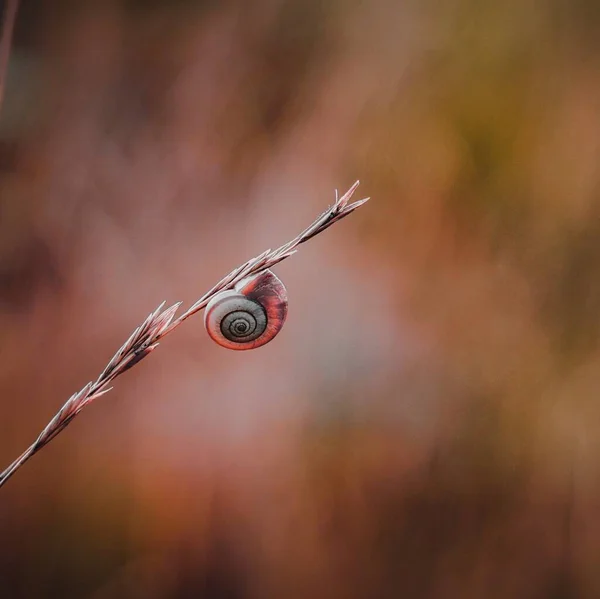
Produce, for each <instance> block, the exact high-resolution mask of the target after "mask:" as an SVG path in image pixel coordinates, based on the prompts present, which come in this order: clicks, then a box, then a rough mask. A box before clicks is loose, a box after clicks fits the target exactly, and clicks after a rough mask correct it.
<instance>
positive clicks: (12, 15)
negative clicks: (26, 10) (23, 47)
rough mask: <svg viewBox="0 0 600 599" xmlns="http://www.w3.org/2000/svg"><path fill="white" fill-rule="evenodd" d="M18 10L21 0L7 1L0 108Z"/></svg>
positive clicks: (0, 64)
mask: <svg viewBox="0 0 600 599" xmlns="http://www.w3.org/2000/svg"><path fill="white" fill-rule="evenodd" d="M18 9H19V0H6V2H5V4H4V13H3V15H2V37H0V107H1V106H2V101H3V100H4V90H5V88H6V77H7V73H8V62H9V59H10V49H11V46H12V38H13V32H14V30H15V22H16V20H17V11H18Z"/></svg>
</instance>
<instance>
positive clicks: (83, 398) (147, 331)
mask: <svg viewBox="0 0 600 599" xmlns="http://www.w3.org/2000/svg"><path fill="white" fill-rule="evenodd" d="M358 184H359V182H358V181H357V182H356V183H354V185H353V186H352V187H351V188H350V189H349V190H348V191H347V192H346V193H345V194H344V195H343V196H342V197H337V193H336V201H335V203H334V204H333V206H331V207H330V208H328V209H327V210H326V211H325V212H323V214H321V216H319V217H318V218H317V219H316V220H315V221H314V222H313V223H312V224H311V225H310V226H308V227H307V228H306V229H304V231H302V233H300V234H299V235H298V236H297V237H294V239H292V240H291V241H288V242H287V243H285V244H284V245H282V246H281V247H279V248H277V249H276V250H270V249H269V250H266V251H264V252H263V253H262V254H259V255H258V256H256V257H255V258H252V259H251V260H248V261H247V262H245V263H244V264H242V265H241V266H238V267H237V268H235V269H234V270H232V271H231V272H230V273H229V274H228V275H227V276H225V277H223V278H222V279H221V280H220V281H219V282H218V283H217V284H216V285H215V286H214V287H213V288H212V289H210V290H209V291H207V292H206V293H205V294H204V295H203V296H202V297H201V298H200V299H199V300H198V301H197V302H195V303H194V304H193V305H192V306H191V307H190V308H188V309H187V310H185V311H184V312H183V313H182V314H180V315H179V316H177V317H175V315H176V313H177V310H178V309H179V307H180V306H181V302H177V303H176V304H173V305H172V306H169V307H168V308H165V307H164V306H165V303H164V302H163V303H162V304H161V305H160V306H159V307H158V308H157V309H156V310H155V311H154V312H152V313H151V314H150V315H149V316H148V317H147V318H146V320H144V322H143V323H142V324H141V325H140V326H139V327H138V328H137V329H135V331H134V332H133V333H132V335H131V336H130V337H129V339H128V340H127V341H126V342H125V343H124V344H123V346H122V347H121V349H119V351H117V353H116V354H115V355H114V356H113V357H112V359H111V360H110V361H109V363H108V364H107V365H106V367H105V368H104V370H103V371H102V372H101V373H100V375H99V376H98V378H97V379H96V380H95V381H92V382H89V383H87V385H85V386H84V387H83V389H81V390H80V391H77V393H74V394H73V395H72V396H71V397H70V398H69V399H68V400H67V401H66V403H65V404H64V405H63V407H62V408H61V409H60V410H59V411H58V412H57V413H56V415H55V416H54V418H52V420H51V421H50V422H49V423H48V424H47V425H46V427H45V428H44V430H43V431H42V432H41V433H40V434H39V436H38V438H37V439H36V440H35V441H34V442H33V443H32V444H31V445H30V446H29V447H28V448H27V449H26V450H25V451H24V452H23V453H22V454H21V455H20V456H19V457H18V458H17V459H16V460H15V461H14V462H13V463H12V464H11V465H10V466H8V468H6V470H4V471H3V472H2V473H1V474H0V487H1V486H2V485H4V484H5V483H6V482H7V481H8V479H9V478H10V477H11V476H12V475H13V474H14V473H15V472H16V471H17V470H18V469H19V468H20V467H21V466H23V464H25V462H27V460H29V458H31V457H32V456H33V455H35V454H36V453H37V452H38V451H40V449H42V448H43V447H45V446H46V445H47V444H48V443H50V441H52V439H54V437H56V436H57V435H58V434H59V433H60V432H62V431H63V430H64V429H65V428H66V427H67V426H68V425H69V423H70V422H71V421H72V420H73V419H74V418H75V417H76V416H77V414H79V412H81V410H83V408H85V407H86V406H87V405H88V404H90V403H91V402H92V401H94V400H95V399H98V398H99V397H101V396H102V395H104V394H105V393H108V392H109V391H110V390H111V389H112V387H111V386H110V385H111V384H112V382H113V381H114V380H115V379H116V378H117V377H118V376H120V375H121V374H123V373H124V372H126V371H127V370H129V369H130V368H132V367H133V366H135V365H136V364H137V363H138V362H140V361H141V360H143V359H144V358H145V357H146V356H148V355H149V354H150V353H152V351H154V350H155V349H156V347H157V346H158V344H159V342H160V340H161V339H163V337H165V336H166V335H168V334H169V333H171V332H172V331H174V330H175V329H176V328H177V327H178V326H180V325H181V324H183V322H184V321H186V320H187V319H188V318H189V317H190V316H193V315H194V314H196V313H198V312H200V311H201V310H202V309H204V308H205V307H206V305H207V304H208V302H209V301H210V300H211V299H212V298H213V297H214V296H215V295H216V294H217V293H220V292H221V291H224V290H226V289H232V288H233V287H234V286H235V285H236V284H237V283H238V282H239V281H241V280H243V279H245V278H246V277H248V276H251V275H256V274H259V273H261V272H263V271H265V270H267V269H269V268H272V267H273V266H275V265H276V264H279V263H280V262H282V261H283V260H285V259H286V258H289V257H290V256H292V255H293V254H295V253H296V251H297V247H298V246H299V245H301V244H302V243H305V242H307V241H308V240H309V239H312V238H313V237H315V236H316V235H318V234H319V233H322V232H323V231H325V229H328V228H329V227H330V226H331V225H333V224H334V223H336V222H338V221H340V220H342V219H343V218H345V217H346V216H348V215H349V214H351V213H352V212H354V210H356V209H357V208H359V207H360V206H362V205H363V204H364V203H365V202H366V201H368V199H369V198H365V199H363V200H359V201H357V202H354V203H350V199H351V197H352V195H353V194H354V192H355V191H356V188H357V187H358Z"/></svg>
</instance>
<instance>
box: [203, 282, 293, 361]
mask: <svg viewBox="0 0 600 599" xmlns="http://www.w3.org/2000/svg"><path fill="white" fill-rule="evenodd" d="M287 310H288V298H287V291H286V289H285V286H284V285H283V283H282V282H281V281H280V280H279V279H278V278H277V277H276V276H275V275H274V274H273V273H272V272H271V271H270V270H265V271H264V272H262V273H259V274H257V275H252V276H250V277H247V278H245V279H243V280H242V281H240V282H239V283H238V284H237V285H236V286H235V287H234V288H233V289H231V290H228V291H222V292H221V293H218V294H217V295H216V296H215V297H214V298H213V299H212V300H210V302H208V304H207V306H206V311H205V312H204V326H205V327H206V330H207V332H208V334H209V336H210V338H211V339H212V340H213V341H214V342H215V343H218V344H219V345H222V346H223V347H226V348H228V349H235V350H243V349H254V348H255V347H260V346H261V345H265V343H269V341H271V339H273V337H275V335H277V333H279V331H280V330H281V327H282V326H283V323H284V322H285V318H286V316H287Z"/></svg>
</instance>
